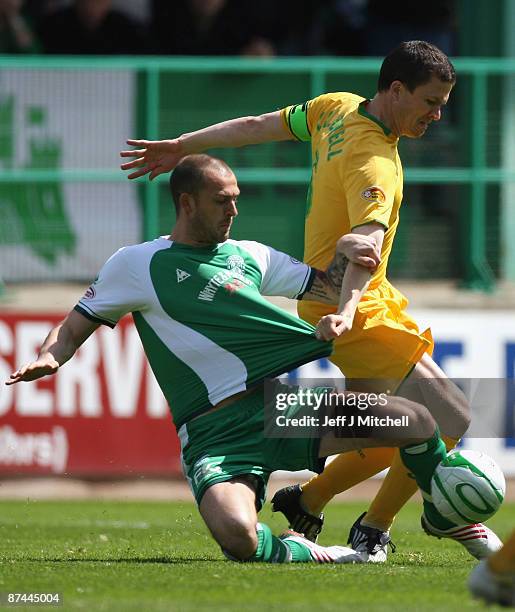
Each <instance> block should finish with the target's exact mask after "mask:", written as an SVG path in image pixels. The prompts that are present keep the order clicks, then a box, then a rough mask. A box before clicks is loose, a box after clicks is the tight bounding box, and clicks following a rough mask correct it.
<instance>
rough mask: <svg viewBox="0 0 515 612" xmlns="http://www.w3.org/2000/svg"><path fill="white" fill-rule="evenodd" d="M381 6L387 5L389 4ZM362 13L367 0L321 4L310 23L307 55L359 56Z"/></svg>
mask: <svg viewBox="0 0 515 612" xmlns="http://www.w3.org/2000/svg"><path fill="white" fill-rule="evenodd" d="M385 3H386V4H387V5H389V4H390V2H389V1H388V2H385ZM366 11H367V0H328V1H327V2H325V3H323V5H322V6H321V7H320V8H319V10H318V14H317V15H316V17H315V19H314V20H313V26H312V30H311V34H310V37H311V41H312V43H311V44H312V51H311V52H312V53H313V54H322V55H342V56H359V55H363V54H364V53H365V44H364V40H363V38H364V32H365V31H367V29H366V18H367V13H366ZM406 40H411V38H409V37H408V38H407V39H406ZM384 55H386V53H385V54H384Z"/></svg>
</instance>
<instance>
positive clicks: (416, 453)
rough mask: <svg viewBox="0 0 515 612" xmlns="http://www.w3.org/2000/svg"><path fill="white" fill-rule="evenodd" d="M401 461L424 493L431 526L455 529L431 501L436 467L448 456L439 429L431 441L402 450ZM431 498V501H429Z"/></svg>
mask: <svg viewBox="0 0 515 612" xmlns="http://www.w3.org/2000/svg"><path fill="white" fill-rule="evenodd" d="M400 453H401V459H402V461H403V463H404V465H405V466H406V467H407V468H408V470H410V472H412V473H413V475H414V476H415V480H416V481H417V484H418V486H419V488H420V490H421V492H422V497H423V500H424V514H425V515H426V517H427V518H428V520H429V522H430V523H431V525H434V526H435V527H437V528H438V529H450V528H451V527H455V526H456V525H455V524H454V523H451V521H448V520H447V519H446V518H444V517H443V516H442V515H441V514H440V513H439V512H438V510H437V509H436V507H435V506H434V504H433V503H432V502H431V501H429V500H430V498H431V478H432V476H433V474H434V471H435V468H436V466H437V465H438V464H439V463H440V461H441V460H442V459H445V457H446V456H447V449H446V448H445V444H444V442H443V440H442V439H441V438H440V432H439V431H438V429H437V430H436V431H435V434H434V436H433V437H432V438H429V440H426V441H425V442H422V443H421V444H411V445H410V446H405V447H404V448H401V449H400ZM427 496H429V499H427Z"/></svg>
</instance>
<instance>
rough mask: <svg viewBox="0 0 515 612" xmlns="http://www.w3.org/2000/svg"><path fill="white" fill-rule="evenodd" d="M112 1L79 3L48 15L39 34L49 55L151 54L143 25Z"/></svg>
mask: <svg viewBox="0 0 515 612" xmlns="http://www.w3.org/2000/svg"><path fill="white" fill-rule="evenodd" d="M111 4H112V2H111V0H75V2H73V4H72V5H71V6H65V7H64V8H61V9H58V10H56V11H55V12H51V13H49V14H48V15H46V16H45V17H44V18H43V20H42V21H41V24H40V27H39V35H40V39H41V43H42V46H43V51H44V52H45V53H62V54H77V55H82V54H92V55H123V54H141V53H148V51H149V43H148V37H147V35H146V32H145V29H144V28H143V26H142V24H140V23H138V22H136V21H134V20H132V19H131V18H130V17H128V16H127V15H125V14H124V13H121V12H119V11H117V10H115V9H113V8H112V6H111Z"/></svg>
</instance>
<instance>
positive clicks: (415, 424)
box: [403, 400, 436, 442]
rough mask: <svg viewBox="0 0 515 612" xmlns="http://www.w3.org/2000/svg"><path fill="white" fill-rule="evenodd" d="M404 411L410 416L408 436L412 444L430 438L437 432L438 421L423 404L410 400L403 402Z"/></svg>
mask: <svg viewBox="0 0 515 612" xmlns="http://www.w3.org/2000/svg"><path fill="white" fill-rule="evenodd" d="M403 404H404V405H403V411H404V412H405V414H407V416H408V419H407V421H408V427H407V431H406V434H407V436H408V437H409V438H411V439H412V440H410V442H415V441H416V440H421V439H426V438H430V437H431V436H432V435H433V434H434V432H435V430H436V421H435V420H434V418H433V417H432V415H431V413H430V412H429V410H428V409H427V408H426V407H425V406H423V405H422V404H417V403H416V402H412V401H409V400H403Z"/></svg>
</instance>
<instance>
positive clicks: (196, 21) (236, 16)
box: [152, 0, 277, 57]
mask: <svg viewBox="0 0 515 612" xmlns="http://www.w3.org/2000/svg"><path fill="white" fill-rule="evenodd" d="M152 4H153V19H152V21H153V29H152V32H153V38H154V40H155V49H154V52H155V53H159V54H165V55H253V56H263V57H270V56H273V55H275V54H276V52H277V51H276V48H275V45H274V43H273V41H272V38H271V36H270V34H269V30H270V25H269V24H270V15H268V14H267V11H266V10H264V6H265V5H266V4H267V2H266V1H265V2H263V4H261V3H259V2H251V1H250V0H174V1H173V2H171V1H170V0H153V3H152ZM267 21H268V24H267Z"/></svg>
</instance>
